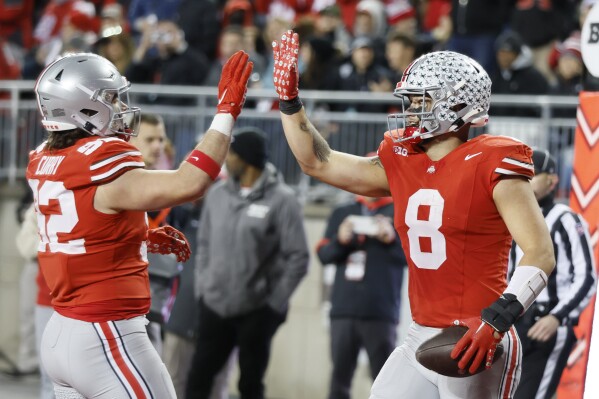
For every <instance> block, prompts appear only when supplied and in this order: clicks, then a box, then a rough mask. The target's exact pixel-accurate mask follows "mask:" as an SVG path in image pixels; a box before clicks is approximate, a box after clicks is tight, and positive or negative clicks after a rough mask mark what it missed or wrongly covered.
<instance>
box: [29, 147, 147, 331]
mask: <svg viewBox="0 0 599 399" xmlns="http://www.w3.org/2000/svg"><path fill="white" fill-rule="evenodd" d="M143 167H144V163H143V160H142V158H141V153H140V152H139V151H138V150H137V149H136V148H135V147H133V146H132V145H131V144H129V143H127V142H125V141H123V140H121V139H119V138H116V137H110V138H101V137H98V136H90V137H89V138H85V139H81V140H79V141H77V143H76V144H75V145H73V146H70V147H68V148H64V149H60V150H53V151H48V150H47V149H45V143H44V144H42V145H41V146H39V147H38V148H37V149H36V150H34V151H32V152H31V154H30V159H29V165H28V166H27V180H28V182H29V185H30V186H31V189H32V190H33V194H34V198H35V208H36V211H37V218H38V226H39V233H40V239H41V241H40V244H39V249H38V251H39V252H38V259H39V264H40V269H41V271H42V272H43V275H44V278H45V280H46V282H47V283H48V287H49V288H50V291H51V292H52V297H53V299H52V305H53V306H54V308H55V309H56V311H58V312H59V313H61V314H63V315H64V316H67V317H72V318H76V319H80V320H84V321H93V322H100V321H107V320H119V319H124V318H129V317H134V316H138V315H142V314H146V313H147V312H148V310H149V307H150V289H149V280H148V271H147V266H148V263H147V256H146V244H145V240H146V237H147V223H146V215H145V212H141V211H135V212H132V211H124V212H119V213H117V214H105V213H101V212H99V211H97V210H96V209H95V208H94V196H95V193H96V189H97V188H98V186H99V185H101V184H106V183H107V182H110V181H112V180H114V179H116V178H117V177H119V176H120V175H122V174H123V173H124V172H126V171H128V170H131V169H133V168H143Z"/></svg>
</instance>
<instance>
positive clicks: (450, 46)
mask: <svg viewBox="0 0 599 399" xmlns="http://www.w3.org/2000/svg"><path fill="white" fill-rule="evenodd" d="M512 3H513V0H495V1H488V0H469V1H462V0H452V1H451V5H452V7H451V22H452V26H453V32H452V34H451V37H450V38H449V41H448V42H447V48H446V49H447V50H452V51H456V52H458V53H461V54H464V55H467V56H469V57H471V58H474V59H475V60H476V61H478V62H479V63H480V64H481V65H482V67H483V68H485V70H486V71H487V72H488V73H489V75H492V74H493V73H494V72H495V71H496V70H497V68H496V62H495V52H494V50H493V49H494V47H493V45H494V43H495V39H496V38H497V36H499V34H500V33H501V32H502V30H503V29H504V27H505V25H506V24H507V22H508V20H509V16H510V11H511V8H512Z"/></svg>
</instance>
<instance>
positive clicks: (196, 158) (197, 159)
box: [190, 157, 200, 162]
mask: <svg viewBox="0 0 599 399" xmlns="http://www.w3.org/2000/svg"><path fill="white" fill-rule="evenodd" d="M190 158H191V159H195V160H196V162H198V161H199V160H200V158H198V157H190Z"/></svg>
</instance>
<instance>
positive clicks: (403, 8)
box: [384, 0, 418, 36]
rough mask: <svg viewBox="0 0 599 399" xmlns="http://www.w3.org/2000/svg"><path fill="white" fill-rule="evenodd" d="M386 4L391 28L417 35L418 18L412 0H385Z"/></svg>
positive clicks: (388, 23)
mask: <svg viewBox="0 0 599 399" xmlns="http://www.w3.org/2000/svg"><path fill="white" fill-rule="evenodd" d="M384 4H385V15H386V16H387V25H388V26H389V30H390V31H395V32H401V33H404V34H406V35H409V36H416V34H417V32H418V18H417V13H416V8H415V7H414V5H413V4H412V2H411V1H410V0H384Z"/></svg>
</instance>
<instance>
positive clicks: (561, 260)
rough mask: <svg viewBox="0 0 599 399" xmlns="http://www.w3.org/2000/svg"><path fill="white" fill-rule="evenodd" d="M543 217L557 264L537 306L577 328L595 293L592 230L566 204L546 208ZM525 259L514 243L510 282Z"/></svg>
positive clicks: (540, 295) (509, 273)
mask: <svg viewBox="0 0 599 399" xmlns="http://www.w3.org/2000/svg"><path fill="white" fill-rule="evenodd" d="M543 216H544V217H545V222H546V223H547V227H548V228H549V232H550V233H551V239H552V241H553V249H554V252H555V259H556V264H555V270H554V271H553V273H551V275H550V276H549V281H548V283H547V287H546V288H545V289H544V290H543V291H542V292H541V293H540V294H539V296H538V297H537V299H536V302H537V303H543V304H545V305H546V306H548V309H550V314H552V315H554V316H555V317H557V319H558V320H560V321H561V323H562V325H565V324H571V325H576V324H578V318H579V316H580V312H582V310H583V309H584V308H585V307H586V306H587V304H588V303H589V300H590V298H591V296H592V295H593V294H594V293H595V289H596V284H595V281H596V278H597V277H596V273H595V265H594V259H593V253H592V246H591V239H590V236H589V228H588V225H587V223H586V221H585V220H584V219H583V218H582V217H581V216H580V215H578V214H576V213H574V211H573V210H572V209H571V208H570V207H568V206H567V205H564V204H557V203H554V202H551V203H549V204H547V205H545V206H543ZM522 256H523V252H522V250H521V249H520V247H518V246H517V245H516V244H515V243H514V244H513V246H512V250H511V251H510V262H509V270H508V277H509V278H511V276H512V274H513V273H514V265H517V264H518V263H519V262H520V259H521V258H522Z"/></svg>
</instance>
